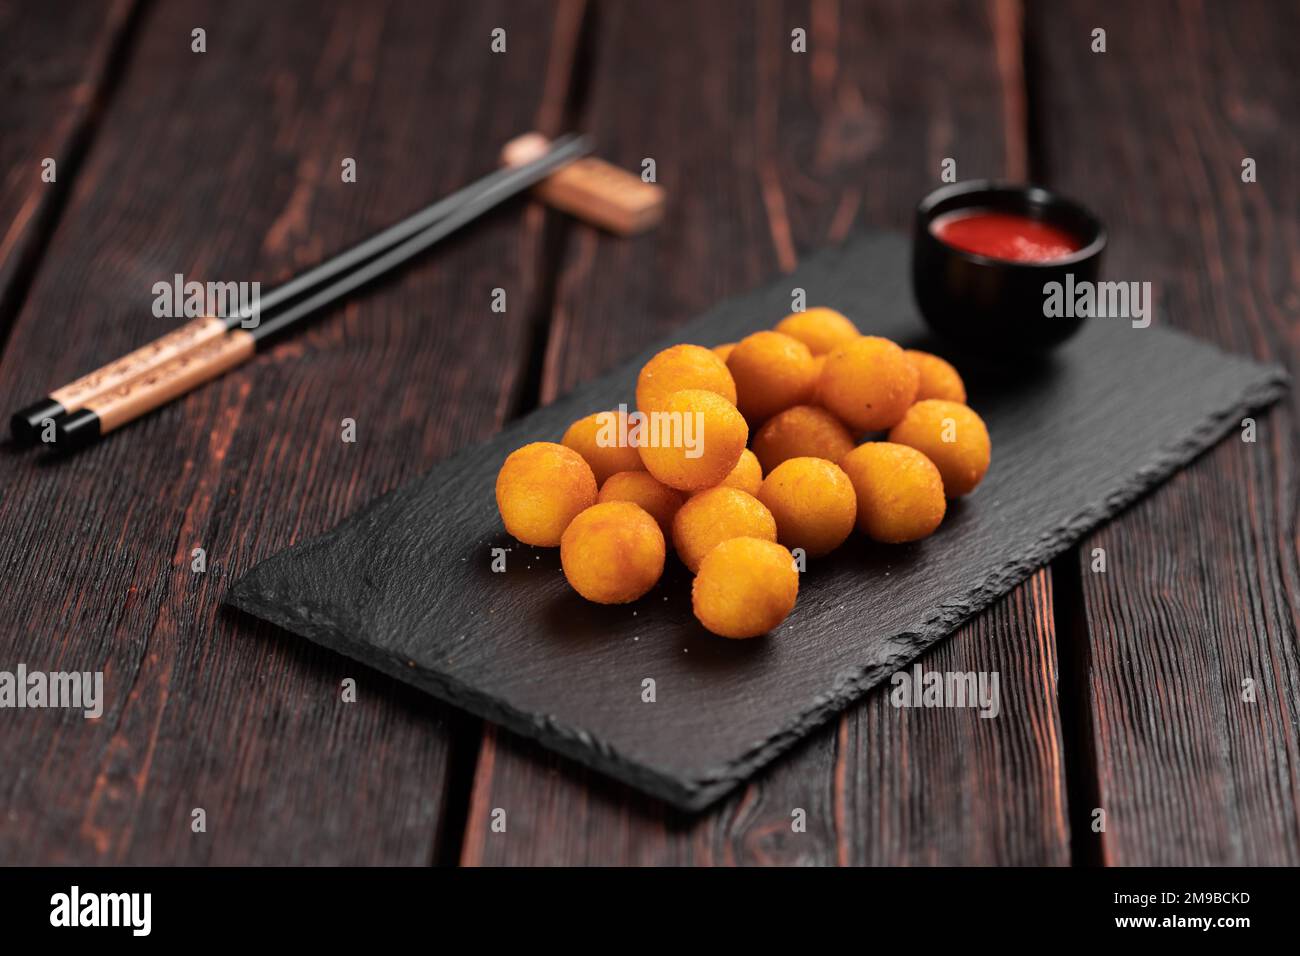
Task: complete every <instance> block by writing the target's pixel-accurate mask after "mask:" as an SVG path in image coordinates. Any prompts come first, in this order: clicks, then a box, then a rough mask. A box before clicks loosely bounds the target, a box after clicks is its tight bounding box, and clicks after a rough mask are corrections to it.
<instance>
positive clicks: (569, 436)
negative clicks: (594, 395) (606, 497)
mask: <svg viewBox="0 0 1300 956" xmlns="http://www.w3.org/2000/svg"><path fill="white" fill-rule="evenodd" d="M627 433H628V432H627V413H626V412H596V413H595V414H594V415H588V416H587V417H586V418H579V419H578V420H577V421H576V422H574V423H573V424H572V425H570V426H569V428H568V430H567V431H566V432H565V433H564V437H563V438H562V439H560V441H561V443H562V444H563V445H564V446H565V447H566V448H572V449H573V450H574V451H576V452H577V453H578V454H579V455H581V456H582V457H583V459H584V460H586V462H587V464H589V465H590V466H591V471H592V474H594V475H595V476H596V484H598V485H603V484H604V483H605V479H606V478H608V477H609V476H610V475H613V474H616V473H618V472H620V471H639V470H640V469H642V468H644V467H645V465H643V464H641V456H640V455H639V454H637V450H636V449H635V448H633V447H632V446H631V445H621V444H619V442H620V441H621V440H622V437H623V436H626V435H627Z"/></svg>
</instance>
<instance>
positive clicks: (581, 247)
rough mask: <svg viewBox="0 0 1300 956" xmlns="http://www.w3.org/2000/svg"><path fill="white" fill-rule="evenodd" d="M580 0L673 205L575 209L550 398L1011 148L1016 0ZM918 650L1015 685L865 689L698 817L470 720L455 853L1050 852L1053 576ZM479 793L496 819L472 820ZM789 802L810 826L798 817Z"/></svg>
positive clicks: (598, 74) (621, 144) (947, 666)
mask: <svg viewBox="0 0 1300 956" xmlns="http://www.w3.org/2000/svg"><path fill="white" fill-rule="evenodd" d="M598 14H599V16H598V22H597V27H598V34H597V35H598V43H597V45H596V52H595V58H596V68H595V78H594V80H593V82H592V94H591V103H590V106H589V109H588V111H587V115H586V116H585V117H584V125H585V126H587V127H588V128H590V129H591V130H592V132H593V133H594V134H595V135H596V136H597V138H598V140H599V142H600V144H601V151H602V154H604V155H605V156H607V157H608V158H611V159H613V160H615V161H617V162H619V163H621V164H622V165H624V166H627V167H629V168H633V169H636V168H640V164H641V161H642V159H643V158H645V157H653V158H654V159H655V160H656V164H657V172H658V178H659V181H660V182H661V183H663V184H664V185H665V187H666V188H667V189H668V191H669V207H668V211H667V216H666V220H665V222H664V224H663V225H662V226H661V227H660V228H659V229H658V230H657V231H656V232H653V233H651V234H649V235H648V236H646V237H643V238H640V239H637V240H633V241H627V240H614V239H610V238H607V237H604V236H600V235H598V234H596V233H594V232H592V231H589V230H586V229H582V228H577V227H575V228H574V229H573V230H572V234H571V240H570V246H571V248H570V250H569V253H568V254H567V256H566V258H565V261H564V269H563V271H562V273H561V276H560V283H559V290H558V296H557V302H556V307H555V312H554V325H553V328H552V335H551V338H550V341H549V345H548V352H547V362H546V366H545V376H544V380H543V397H544V399H545V400H550V399H553V398H554V397H555V396H556V395H559V394H562V393H563V392H566V391H568V390H569V389H571V388H572V387H573V386H574V385H576V384H578V383H579V382H582V381H584V380H586V379H588V378H591V377H592V376H594V375H595V374H596V373H597V372H599V371H601V370H603V369H605V368H607V367H609V366H610V365H612V364H614V363H615V361H617V360H618V359H619V358H620V357H622V356H625V355H627V354H629V353H631V352H633V351H635V350H636V349H638V348H640V347H643V346H644V345H645V344H647V343H648V342H649V341H651V340H653V339H654V338H655V337H656V336H658V335H661V334H663V333H664V332H665V331H667V330H668V329H670V328H672V327H673V326H675V325H677V324H679V323H680V322H681V321H683V319H685V318H686V317H688V316H690V315H692V314H694V313H696V312H698V311H701V310H703V309H704V308H705V307H707V306H709V305H711V304H712V303H713V302H714V301H715V300H717V299H718V298H720V297H722V296H724V295H727V294H731V293H735V292H737V291H740V290H743V289H745V288H748V287H751V286H753V285H756V284H758V283H759V282H760V281H762V280H763V279H764V278H766V277H767V276H769V275H770V274H772V273H774V272H776V271H777V270H786V271H789V270H790V269H792V268H793V266H794V264H795V263H796V262H797V261H798V259H799V257H800V255H801V254H803V253H805V252H807V251H810V250H812V249H815V248H816V247H817V246H819V245H821V244H824V243H826V242H828V241H836V240H838V239H840V238H842V237H843V236H844V235H845V234H846V233H847V232H848V231H849V230H850V229H851V228H853V226H854V225H860V224H863V223H870V224H873V225H887V226H894V227H896V228H906V227H907V226H908V225H910V221H911V219H910V217H911V212H912V207H913V205H914V203H915V201H916V200H917V199H919V197H920V196H921V195H922V194H923V193H924V192H926V191H927V190H928V189H930V188H932V187H933V186H935V185H937V184H938V177H939V169H940V163H941V161H942V159H943V158H945V157H948V156H951V157H953V158H955V159H956V160H957V164H958V166H957V168H958V175H959V176H960V177H961V178H973V177H977V176H984V175H993V174H1002V173H1006V174H1010V175H1018V174H1019V173H1020V172H1021V171H1022V170H1023V168H1024V165H1025V147H1024V140H1023V123H1022V122H1021V119H1020V117H1021V115H1022V112H1023V107H1022V101H1021V99H1020V93H1021V85H1020V80H1019V76H1018V74H1017V72H1016V68H1017V64H1018V62H1019V61H1018V53H1019V35H1018V20H1017V17H1016V13H1015V10H1014V8H1012V7H1010V6H1009V5H1005V4H995V5H992V6H989V5H973V4H948V5H945V6H944V8H943V9H942V10H941V11H936V10H931V9H927V10H921V9H919V8H916V7H915V6H912V5H907V4H902V3H894V4H882V5H879V6H872V7H870V8H867V9H864V8H861V7H858V6H852V7H848V6H846V7H844V8H842V9H841V8H840V7H839V6H838V5H836V4H833V3H818V4H814V5H813V6H812V7H806V6H803V5H793V6H788V7H784V6H778V5H774V4H770V3H769V4H765V5H763V6H761V7H759V8H758V9H757V10H753V9H751V8H750V7H749V6H743V7H742V6H739V5H731V6H728V5H725V4H707V5H698V4H696V5H687V4H683V5H681V7H680V9H675V10H672V9H670V10H664V9H663V8H662V6H661V7H660V8H657V9H656V10H655V11H653V13H651V12H648V11H638V10H637V9H636V8H634V7H632V6H631V5H621V4H618V5H611V6H608V7H605V6H602V7H600V8H599V10H598ZM796 27H803V28H804V29H806V30H807V31H808V51H809V52H808V53H807V54H794V53H792V52H791V47H790V43H791V35H790V31H791V30H793V29H795V28H796ZM990 131H994V132H995V133H997V135H989V134H990ZM922 663H923V665H924V666H925V667H926V668H937V669H940V670H994V669H998V670H1001V672H1002V674H1003V677H1004V679H1010V678H1011V676H1012V674H1013V673H1014V674H1015V678H1016V684H1017V690H1016V692H1015V693H1008V694H1006V695H1005V696H1004V708H1009V709H1004V713H1003V716H1002V717H1001V718H1000V719H997V720H980V719H979V718H978V717H976V716H975V714H974V713H973V712H971V711H947V712H942V711H915V712H907V711H898V710H895V709H894V708H892V707H891V706H890V705H889V704H888V701H887V698H886V695H885V694H884V693H876V694H873V695H871V696H870V697H869V698H868V699H867V700H866V701H864V702H863V703H862V704H860V705H859V706H856V707H854V708H852V709H850V710H849V711H848V712H847V713H845V714H844V715H842V716H841V717H840V718H839V719H838V720H837V721H835V722H833V723H832V725H831V726H828V727H826V728H825V729H823V730H822V731H819V732H817V733H815V734H814V735H813V736H812V737H811V738H810V739H809V740H808V741H806V742H805V743H804V744H803V745H801V746H800V747H799V748H797V749H796V750H795V751H794V752H793V753H792V754H791V755H790V756H788V757H787V758H786V759H784V760H782V761H780V762H779V763H778V764H777V765H776V766H774V767H773V768H771V769H770V771H768V772H766V773H764V774H763V775H761V776H760V777H758V778H756V780H755V781H753V782H752V783H751V784H749V785H748V786H746V787H745V788H744V789H743V791H742V792H741V793H739V794H738V795H737V796H735V797H734V798H730V799H728V800H727V801H725V802H724V804H723V805H722V806H721V807H720V808H719V809H717V810H714V811H711V812H710V813H708V814H706V815H703V816H700V817H696V818H687V817H683V816H681V815H679V814H676V813H672V812H670V811H668V810H667V809H666V808H665V807H663V806H662V805H659V804H656V803H654V802H653V801H650V800H647V799H644V798H641V797H638V796H637V795H635V794H632V793H630V792H628V791H627V790H626V789H624V788H621V787H618V786H616V785H613V784H610V783H607V782H605V781H603V780H599V779H596V778H595V777H594V776H593V775H592V774H589V773H587V772H584V771H580V770H577V769H575V768H574V767H573V766H572V765H571V764H569V763H567V762H564V761H562V760H558V759H556V758H553V757H550V756H548V755H546V754H544V753H541V752H540V751H538V750H537V749H536V748H535V747H533V746H531V745H528V744H526V743H524V742H522V741H519V740H516V739H514V738H512V737H509V736H508V735H505V734H502V733H500V732H498V731H494V730H489V732H488V734H487V735H486V737H485V740H484V746H483V750H482V753H481V754H480V760H479V767H478V773H477V777H476V780H475V787H474V793H473V796H472V799H471V805H470V814H469V825H468V828H467V832H466V839H465V847H464V852H463V854H462V859H463V861H464V862H466V863H471V864H479V863H487V864H514V863H584V862H585V863H620V862H628V863H706V862H707V863H759V862H792V863H813V864H823V863H830V864H833V863H859V862H891V863H912V862H923V861H924V862H944V863H957V862H961V863H998V862H1019V863H1062V862H1065V860H1066V859H1067V856H1068V836H1067V833H1066V828H1065V798H1064V791H1063V776H1062V769H1061V759H1060V743H1059V741H1060V733H1059V719H1058V715H1057V711H1056V696H1055V684H1056V659H1055V647H1054V635H1053V630H1052V621H1051V593H1050V585H1049V582H1048V578H1047V576H1046V574H1044V573H1040V574H1039V575H1036V576H1035V577H1034V578H1033V579H1032V580H1031V581H1030V582H1028V583H1027V584H1025V585H1023V586H1022V587H1021V588H1019V589H1017V590H1016V591H1015V592H1014V593H1013V594H1012V595H1010V596H1009V597H1008V598H1007V599H1005V600H1004V601H1003V602H1001V603H1000V604H999V605H998V606H997V607H996V608H995V609H994V610H993V611H991V612H990V613H988V614H986V615H984V616H982V617H981V618H979V619H978V620H977V621H975V622H973V623H972V624H970V625H968V626H967V627H964V628H962V629H961V631H960V632H959V633H958V635H957V636H956V637H954V638H953V639H952V640H950V641H949V642H947V643H945V644H942V645H940V646H939V647H938V648H936V649H935V650H934V651H933V652H932V653H930V654H928V655H926V656H925V657H924V658H923V660H922ZM954 781H958V782H957V783H956V784H955V783H954ZM496 808H502V809H505V810H506V811H507V820H508V826H507V830H506V832H505V833H495V832H493V831H492V829H491V827H490V825H489V824H490V820H491V813H492V811H493V810H494V809H496ZM796 809H803V810H805V811H807V830H806V832H803V833H795V832H793V830H792V825H791V824H792V821H793V819H794V816H793V814H794V811H795V810H796Z"/></svg>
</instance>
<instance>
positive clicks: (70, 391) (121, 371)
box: [50, 317, 226, 412]
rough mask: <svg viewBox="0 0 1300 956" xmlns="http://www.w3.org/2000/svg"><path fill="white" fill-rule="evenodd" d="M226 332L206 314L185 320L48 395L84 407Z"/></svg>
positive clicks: (72, 408)
mask: <svg viewBox="0 0 1300 956" xmlns="http://www.w3.org/2000/svg"><path fill="white" fill-rule="evenodd" d="M225 331H226V323H225V322H224V321H222V320H221V319H215V318H211V317H206V318H201V319H195V320H194V321H192V322H186V323H185V324H184V325H182V326H180V327H179V328H176V329H173V330H172V331H170V332H168V333H167V334H166V335H164V336H161V337H160V338H156V339H154V340H153V341H152V342H150V343H148V344H147V345H142V346H141V347H140V348H138V349H136V350H135V351H134V352H128V353H127V354H126V355H123V356H122V357H121V358H117V359H114V360H113V361H111V362H109V363H108V364H107V365H105V366H103V367H101V368H97V369H95V371H93V372H90V373H89V374H87V375H83V376H81V378H79V379H77V380H76V381H73V382H69V383H68V384H67V385H64V386H63V387H62V388H58V389H55V390H54V391H52V392H50V398H52V399H54V401H56V402H58V403H59V404H60V405H62V406H63V409H64V411H67V412H74V411H76V410H77V409H79V408H85V407H86V402H87V401H88V400H89V399H90V398H91V396H93V395H98V394H100V393H101V392H105V391H109V390H110V389H114V388H118V387H119V386H121V385H122V384H124V383H125V382H128V381H130V380H131V379H133V378H135V377H136V376H137V375H140V374H142V373H144V372H147V371H149V370H150V369H153V368H157V367H158V366H160V365H163V364H165V363H167V362H169V361H171V360H172V359H173V358H175V357H176V356H178V355H182V354H184V353H185V352H188V351H189V350H190V349H193V348H195V347H196V346H199V345H202V344H203V343H204V342H210V341H212V340H213V339H215V338H217V337H219V336H221V335H223V334H225Z"/></svg>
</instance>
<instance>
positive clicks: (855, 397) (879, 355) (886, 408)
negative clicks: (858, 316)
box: [817, 335, 920, 432]
mask: <svg viewBox="0 0 1300 956" xmlns="http://www.w3.org/2000/svg"><path fill="white" fill-rule="evenodd" d="M919 379H920V374H919V373H918V372H917V371H916V366H914V365H913V364H912V363H911V362H909V361H908V360H907V356H906V355H905V354H904V353H903V350H902V349H900V348H899V347H898V346H897V345H895V344H894V343H893V342H891V341H889V339H882V338H880V337H879V336H876V335H864V336H862V337H861V338H856V339H854V340H853V341H852V342H848V343H846V344H844V345H841V346H839V347H838V348H836V349H835V350H834V351H833V352H831V353H830V355H829V356H827V358H826V365H825V367H823V368H822V374H821V378H820V380H819V381H818V383H817V388H818V398H819V400H820V401H821V403H822V404H823V405H825V406H826V407H827V408H828V409H830V410H831V411H832V412H834V413H835V415H836V416H837V417H838V418H839V420H840V421H842V422H844V424H845V425H847V426H849V428H851V429H854V430H855V431H858V432H868V431H877V430H879V429H882V428H892V427H894V426H895V425H897V424H898V422H899V421H900V420H901V419H902V417H903V413H904V412H906V411H907V409H908V408H909V407H910V406H911V404H912V402H913V401H914V400H915V399H916V387H917V383H918V381H919Z"/></svg>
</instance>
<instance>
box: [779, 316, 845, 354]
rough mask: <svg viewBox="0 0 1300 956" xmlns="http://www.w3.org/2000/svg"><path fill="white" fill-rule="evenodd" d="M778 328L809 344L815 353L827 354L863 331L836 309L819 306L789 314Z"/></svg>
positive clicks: (784, 333)
mask: <svg viewBox="0 0 1300 956" xmlns="http://www.w3.org/2000/svg"><path fill="white" fill-rule="evenodd" d="M776 330H777V331H778V332H780V333H782V334H783V335H788V336H790V337H791V338H792V339H798V340H799V341H800V342H802V343H803V344H804V345H806V346H808V351H810V352H812V354H813V355H825V354H826V353H827V352H829V351H831V349H833V348H835V347H836V346H837V345H843V344H844V343H845V342H847V341H849V340H850V339H856V338H857V337H858V336H859V335H861V334H862V333H861V332H859V331H858V327H857V326H856V325H854V324H853V323H852V322H850V321H849V320H848V319H847V318H845V317H844V316H843V315H841V314H840V313H839V312H836V311H835V310H834V309H827V308H824V307H822V306H818V307H817V308H814V309H808V310H807V311H804V312H794V313H791V314H790V315H787V316H786V317H785V318H784V319H782V320H781V321H780V322H778V323H777V324H776Z"/></svg>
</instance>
